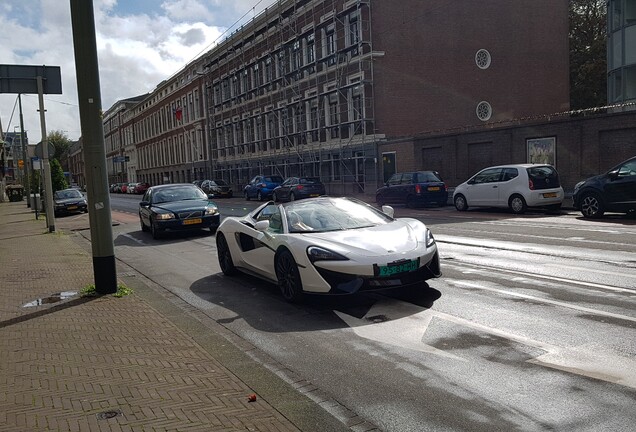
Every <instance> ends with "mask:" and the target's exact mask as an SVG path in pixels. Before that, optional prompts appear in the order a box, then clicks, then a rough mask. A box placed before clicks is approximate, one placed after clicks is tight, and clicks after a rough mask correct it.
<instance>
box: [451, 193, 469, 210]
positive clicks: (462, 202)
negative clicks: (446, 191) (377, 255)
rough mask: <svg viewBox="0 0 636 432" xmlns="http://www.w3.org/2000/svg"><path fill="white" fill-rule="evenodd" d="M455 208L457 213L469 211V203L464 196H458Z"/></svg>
mask: <svg viewBox="0 0 636 432" xmlns="http://www.w3.org/2000/svg"><path fill="white" fill-rule="evenodd" d="M454 202H455V208H456V209H457V211H466V210H468V202H466V197H465V196H464V195H457V196H456V197H455V200H454Z"/></svg>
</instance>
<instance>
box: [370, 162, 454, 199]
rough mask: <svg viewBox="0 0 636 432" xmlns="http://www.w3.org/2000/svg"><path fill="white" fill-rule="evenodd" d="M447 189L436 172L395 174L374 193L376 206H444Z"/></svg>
mask: <svg viewBox="0 0 636 432" xmlns="http://www.w3.org/2000/svg"><path fill="white" fill-rule="evenodd" d="M447 201H448V188H447V187H446V184H445V183H444V181H443V180H442V178H441V177H440V175H439V173H438V172H437V171H415V172H405V173H395V174H393V175H392V176H391V178H389V181H387V182H386V183H385V184H384V186H383V187H381V188H380V189H378V190H377V191H376V193H375V202H377V203H378V205H381V206H382V205H384V204H404V205H406V206H407V207H416V206H418V205H438V206H445V205H446V204H447Z"/></svg>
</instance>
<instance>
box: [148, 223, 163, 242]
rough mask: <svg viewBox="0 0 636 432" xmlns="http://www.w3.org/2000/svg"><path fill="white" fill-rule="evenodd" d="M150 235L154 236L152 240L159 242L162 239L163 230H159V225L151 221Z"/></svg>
mask: <svg viewBox="0 0 636 432" xmlns="http://www.w3.org/2000/svg"><path fill="white" fill-rule="evenodd" d="M150 234H152V238H153V239H155V240H158V239H159V238H160V237H161V230H160V229H159V228H157V225H156V224H155V223H154V222H153V220H152V219H150Z"/></svg>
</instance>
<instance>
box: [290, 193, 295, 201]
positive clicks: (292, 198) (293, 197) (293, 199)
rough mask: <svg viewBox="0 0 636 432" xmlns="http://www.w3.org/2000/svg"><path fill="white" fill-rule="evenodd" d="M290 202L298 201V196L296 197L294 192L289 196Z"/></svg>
mask: <svg viewBox="0 0 636 432" xmlns="http://www.w3.org/2000/svg"><path fill="white" fill-rule="evenodd" d="M289 200H290V201H296V195H294V193H293V192H291V193H290V194H289Z"/></svg>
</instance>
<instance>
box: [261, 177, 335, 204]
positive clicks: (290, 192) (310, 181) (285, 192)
mask: <svg viewBox="0 0 636 432" xmlns="http://www.w3.org/2000/svg"><path fill="white" fill-rule="evenodd" d="M324 194H325V185H324V184H323V183H322V182H321V181H320V179H319V178H318V177H289V178H288V179H287V180H285V181H284V182H283V183H282V184H281V185H280V186H278V187H277V188H275V189H274V192H273V193H272V198H273V200H274V201H294V200H297V199H301V198H310V197H317V196H320V195H324Z"/></svg>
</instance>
